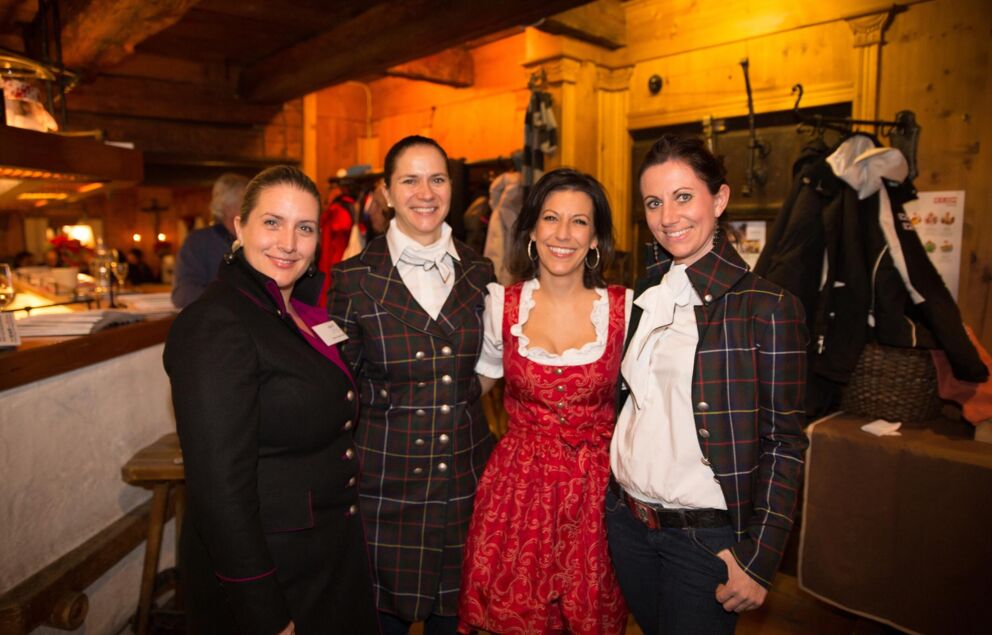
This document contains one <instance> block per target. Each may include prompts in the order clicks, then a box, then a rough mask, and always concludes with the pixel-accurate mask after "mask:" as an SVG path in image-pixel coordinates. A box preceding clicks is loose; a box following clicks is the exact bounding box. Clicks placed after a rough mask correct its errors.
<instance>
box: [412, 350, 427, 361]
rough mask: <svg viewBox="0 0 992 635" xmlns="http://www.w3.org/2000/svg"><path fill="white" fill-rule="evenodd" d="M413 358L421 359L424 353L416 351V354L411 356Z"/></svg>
mask: <svg viewBox="0 0 992 635" xmlns="http://www.w3.org/2000/svg"><path fill="white" fill-rule="evenodd" d="M413 356H414V357H416V358H417V359H423V358H424V351H417V352H416V353H414V354H413Z"/></svg>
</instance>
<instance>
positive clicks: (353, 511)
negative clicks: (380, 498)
mask: <svg viewBox="0 0 992 635" xmlns="http://www.w3.org/2000/svg"><path fill="white" fill-rule="evenodd" d="M357 513H358V505H352V506H351V507H349V508H348V511H346V512H345V513H344V515H345V516H354V515H355V514H357Z"/></svg>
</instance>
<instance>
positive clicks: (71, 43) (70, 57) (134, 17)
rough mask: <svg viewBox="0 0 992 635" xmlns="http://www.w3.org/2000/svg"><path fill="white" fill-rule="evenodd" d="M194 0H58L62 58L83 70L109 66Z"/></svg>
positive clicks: (176, 17) (168, 23)
mask: <svg viewBox="0 0 992 635" xmlns="http://www.w3.org/2000/svg"><path fill="white" fill-rule="evenodd" d="M197 1H198V0H61V4H60V12H61V18H62V59H63V61H64V62H65V65H66V67H68V68H72V69H74V70H79V71H82V72H84V73H85V74H92V73H94V72H96V71H100V70H103V69H107V68H110V67H112V66H114V65H115V64H117V63H119V62H120V61H122V60H123V59H125V58H126V57H128V56H129V55H131V54H132V53H133V52H134V47H135V46H136V45H137V44H138V43H140V42H141V41H142V40H144V39H146V38H148V37H150V36H151V35H154V34H155V33H158V32H159V31H161V30H163V29H165V28H167V27H170V26H172V25H173V24H175V23H176V22H178V21H179V19H180V18H182V17H183V15H185V13H186V12H187V11H189V9H190V8H191V7H192V6H193V5H195V4H196V3H197Z"/></svg>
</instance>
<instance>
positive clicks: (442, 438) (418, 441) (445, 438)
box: [413, 433, 451, 448]
mask: <svg viewBox="0 0 992 635" xmlns="http://www.w3.org/2000/svg"><path fill="white" fill-rule="evenodd" d="M450 441H451V437H449V436H448V435H447V434H444V433H441V436H439V437H438V438H437V442H438V443H440V444H441V445H448V443H449V442H450ZM413 444H414V445H415V446H417V447H418V448H421V447H423V446H424V445H426V444H427V441H424V440H423V439H421V438H418V439H414V441H413Z"/></svg>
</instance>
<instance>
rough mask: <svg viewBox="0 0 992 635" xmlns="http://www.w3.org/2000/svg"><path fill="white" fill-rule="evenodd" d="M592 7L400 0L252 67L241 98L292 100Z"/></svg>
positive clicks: (530, 1) (578, 0)
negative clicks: (479, 39) (553, 16)
mask: <svg viewBox="0 0 992 635" xmlns="http://www.w3.org/2000/svg"><path fill="white" fill-rule="evenodd" d="M586 2H588V0H544V1H543V2H534V0H503V1H502V2H465V1H462V2H450V1H449V0H393V1H392V2H388V3H384V4H380V5H376V6H373V7H371V8H370V9H369V10H367V11H365V12H364V13H361V14H360V15H358V16H356V17H355V18H353V19H351V20H346V21H343V22H342V23H341V24H339V25H338V26H336V27H334V28H332V29H330V30H328V31H325V32H323V33H321V34H320V35H317V36H315V37H313V38H311V39H309V40H307V41H305V42H301V43H299V44H297V45H295V46H292V47H290V48H288V49H286V50H283V51H280V52H279V53H276V54H275V55H272V56H270V57H268V58H266V59H264V60H262V61H260V62H258V63H256V64H254V65H252V66H250V67H249V68H247V69H246V70H245V71H244V72H243V73H242V75H241V78H240V81H239V90H238V92H239V94H240V95H241V96H242V97H244V98H245V99H248V100H249V101H256V102H282V101H286V100H288V99H292V98H294V97H300V96H303V95H305V94H307V93H310V92H313V91H315V90H318V89H320V88H325V87H327V86H333V85H335V84H339V83H341V82H343V81H346V80H349V79H353V78H356V77H360V76H363V75H369V74H373V73H375V72H381V71H382V69H383V68H390V67H392V66H396V65H398V64H403V63H405V62H409V61H410V60H414V59H418V58H421V57H425V56H428V55H433V54H435V53H438V52H440V51H443V50H445V49H447V48H450V47H452V46H456V45H458V44H460V43H462V42H465V41H466V40H471V39H473V38H478V37H482V36H484V35H486V34H487V33H491V32H493V31H499V30H501V29H505V28H508V27H511V26H514V25H519V24H531V23H533V22H536V21H537V20H539V19H541V18H544V17H546V16H548V15H553V14H555V13H559V12H561V11H565V10H567V9H571V8H573V7H576V6H578V5H581V4H585V3H586Z"/></svg>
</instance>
